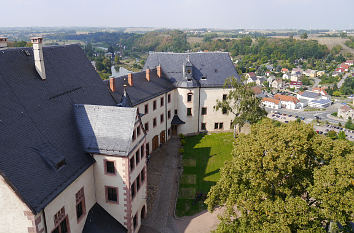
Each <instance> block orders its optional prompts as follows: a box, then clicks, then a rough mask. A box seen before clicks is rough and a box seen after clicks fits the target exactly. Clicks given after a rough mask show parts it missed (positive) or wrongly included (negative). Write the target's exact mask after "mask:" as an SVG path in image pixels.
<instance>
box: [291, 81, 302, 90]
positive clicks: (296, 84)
mask: <svg viewBox="0 0 354 233" xmlns="http://www.w3.org/2000/svg"><path fill="white" fill-rule="evenodd" d="M289 87H290V88H295V89H299V88H301V87H302V82H301V81H298V82H295V81H291V82H290V85H289Z"/></svg>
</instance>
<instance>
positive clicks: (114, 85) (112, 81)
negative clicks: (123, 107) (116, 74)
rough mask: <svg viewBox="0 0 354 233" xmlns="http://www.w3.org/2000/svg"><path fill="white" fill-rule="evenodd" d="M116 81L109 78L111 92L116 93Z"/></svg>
mask: <svg viewBox="0 0 354 233" xmlns="http://www.w3.org/2000/svg"><path fill="white" fill-rule="evenodd" d="M114 80H115V79H114V78H109V89H111V92H115V91H116V82H115V81H114Z"/></svg>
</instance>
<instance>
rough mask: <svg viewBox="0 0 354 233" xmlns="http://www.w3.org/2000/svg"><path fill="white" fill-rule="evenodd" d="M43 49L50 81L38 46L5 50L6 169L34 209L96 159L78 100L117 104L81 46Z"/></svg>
mask: <svg viewBox="0 0 354 233" xmlns="http://www.w3.org/2000/svg"><path fill="white" fill-rule="evenodd" d="M25 51H27V52H25ZM26 53H27V54H26ZM43 53H44V62H45V68H46V74H47V79H46V80H41V78H40V76H39V75H38V73H37V72H36V70H35V66H34V61H33V50H32V48H15V49H10V48H8V49H5V50H1V51H0V109H1V111H0V148H1V152H0V174H1V175H2V176H3V177H4V178H5V180H6V181H7V183H9V185H10V186H11V187H12V188H13V189H14V191H15V192H16V193H17V194H18V195H19V197H20V198H21V199H22V200H23V201H24V202H25V203H26V204H27V205H28V206H29V208H30V209H31V210H32V212H33V213H38V212H39V211H40V210H42V209H43V208H44V207H45V206H46V205H47V204H48V203H49V202H51V201H52V200H53V199H54V198H55V197H56V196H57V195H58V194H59V193H60V192H62V191H63V190H64V189H65V188H66V187H67V186H68V185H69V184H71V183H72V182H73V181H74V180H75V179H76V178H77V177H78V176H79V175H80V174H81V173H82V172H84V171H85V170H86V169H87V168H88V167H89V166H91V165H92V164H93V163H94V160H93V159H92V158H91V157H90V156H89V155H88V154H87V153H86V152H85V151H84V150H83V148H82V146H81V144H80V140H79V138H80V137H79V133H78V131H77V129H76V127H75V118H74V114H73V104H75V103H77V104H100V105H115V104H116V102H115V101H114V100H113V98H112V97H111V96H110V94H109V92H108V91H107V87H106V86H105V85H104V84H103V82H102V80H101V79H100V77H99V76H98V74H97V73H96V72H95V70H94V68H93V67H92V65H91V63H90V62H89V61H88V60H87V58H86V56H85V54H84V53H83V51H82V49H81V48H80V47H79V46H78V45H68V46H50V47H43ZM62 157H64V159H65V161H64V162H65V163H64V164H65V165H63V164H60V162H61V160H62ZM58 163H59V165H63V166H61V167H60V168H59V169H56V167H55V165H56V164H58Z"/></svg>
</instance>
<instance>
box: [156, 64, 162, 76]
mask: <svg viewBox="0 0 354 233" xmlns="http://www.w3.org/2000/svg"><path fill="white" fill-rule="evenodd" d="M156 72H157V76H158V77H159V78H161V74H162V69H161V66H160V65H158V66H156Z"/></svg>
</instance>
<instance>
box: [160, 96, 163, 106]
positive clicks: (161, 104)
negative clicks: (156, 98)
mask: <svg viewBox="0 0 354 233" xmlns="http://www.w3.org/2000/svg"><path fill="white" fill-rule="evenodd" d="M163 102H164V98H163V97H161V99H160V106H161V107H163V104H164V103H163Z"/></svg>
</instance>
